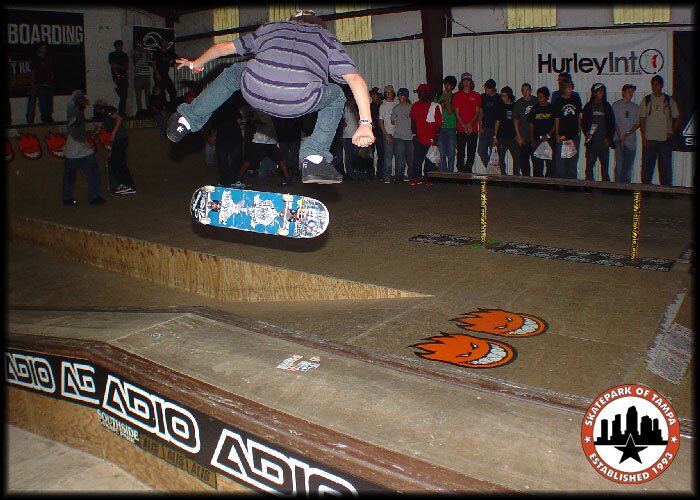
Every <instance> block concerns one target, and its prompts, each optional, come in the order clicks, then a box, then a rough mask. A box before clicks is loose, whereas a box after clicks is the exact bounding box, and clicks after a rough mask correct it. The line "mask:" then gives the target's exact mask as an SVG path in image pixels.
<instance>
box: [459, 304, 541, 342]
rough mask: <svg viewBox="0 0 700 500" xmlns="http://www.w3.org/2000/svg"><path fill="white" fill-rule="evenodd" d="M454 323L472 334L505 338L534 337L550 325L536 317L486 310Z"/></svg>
mask: <svg viewBox="0 0 700 500" xmlns="http://www.w3.org/2000/svg"><path fill="white" fill-rule="evenodd" d="M452 321H457V326H459V327H460V328H463V329H465V330H469V331H471V332H479V333H490V334H493V335H502V336H504V337H532V336H534V335H539V334H541V333H544V332H546V331H547V329H548V328H549V325H547V323H546V322H545V321H544V320H543V319H541V318H538V317H536V316H533V315H531V314H525V313H517V312H511V311H504V310H503V309H484V308H479V310H477V311H470V312H466V313H464V314H462V315H461V316H459V317H457V318H453V319H452Z"/></svg>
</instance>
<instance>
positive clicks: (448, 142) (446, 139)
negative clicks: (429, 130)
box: [438, 128, 457, 172]
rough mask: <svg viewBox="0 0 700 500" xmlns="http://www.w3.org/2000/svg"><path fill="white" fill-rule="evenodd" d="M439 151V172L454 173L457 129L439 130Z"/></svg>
mask: <svg viewBox="0 0 700 500" xmlns="http://www.w3.org/2000/svg"><path fill="white" fill-rule="evenodd" d="M438 149H439V150H440V171H441V172H454V171H455V156H456V155H457V129H456V128H441V129H440V135H439V136H438Z"/></svg>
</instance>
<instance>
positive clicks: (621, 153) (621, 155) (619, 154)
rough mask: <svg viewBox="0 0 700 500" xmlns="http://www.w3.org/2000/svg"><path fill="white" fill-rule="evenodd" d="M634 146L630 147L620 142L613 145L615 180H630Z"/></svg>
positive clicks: (634, 152) (627, 181)
mask: <svg viewBox="0 0 700 500" xmlns="http://www.w3.org/2000/svg"><path fill="white" fill-rule="evenodd" d="M636 153H637V150H636V148H635V149H630V148H628V147H625V146H623V145H621V144H618V145H617V146H616V147H615V182H624V183H627V184H629V183H630V182H632V164H633V163H634V156H635V154H636Z"/></svg>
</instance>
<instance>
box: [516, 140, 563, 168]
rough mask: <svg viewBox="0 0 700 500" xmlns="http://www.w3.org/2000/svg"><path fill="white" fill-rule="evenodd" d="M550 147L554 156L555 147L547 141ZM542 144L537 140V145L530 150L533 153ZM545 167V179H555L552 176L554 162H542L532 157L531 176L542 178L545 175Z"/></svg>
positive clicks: (540, 159)
mask: <svg viewBox="0 0 700 500" xmlns="http://www.w3.org/2000/svg"><path fill="white" fill-rule="evenodd" d="M548 142H549V145H550V147H551V148H552V155H554V151H555V147H554V144H553V143H552V141H548ZM541 143H542V141H541V140H539V139H538V140H537V144H536V146H535V147H534V148H531V149H532V151H533V152H534V151H535V149H537V147H538V146H539V145H540V144H541ZM545 167H547V177H555V175H554V160H553V159H552V160H543V159H542V158H537V157H536V156H535V155H532V176H533V177H543V176H544V175H545V172H544V168H545ZM521 169H522V166H521Z"/></svg>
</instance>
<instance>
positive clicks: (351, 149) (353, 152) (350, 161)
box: [343, 137, 360, 179]
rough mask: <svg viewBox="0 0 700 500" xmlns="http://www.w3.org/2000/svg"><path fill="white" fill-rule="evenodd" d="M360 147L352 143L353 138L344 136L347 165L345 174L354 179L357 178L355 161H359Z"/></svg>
mask: <svg viewBox="0 0 700 500" xmlns="http://www.w3.org/2000/svg"><path fill="white" fill-rule="evenodd" d="M358 149H360V148H358V147H357V146H355V145H354V144H353V143H352V138H350V137H344V138H343V158H344V159H343V164H344V165H345V175H347V176H348V177H350V178H352V179H357V172H355V162H356V161H357V150H358Z"/></svg>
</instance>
